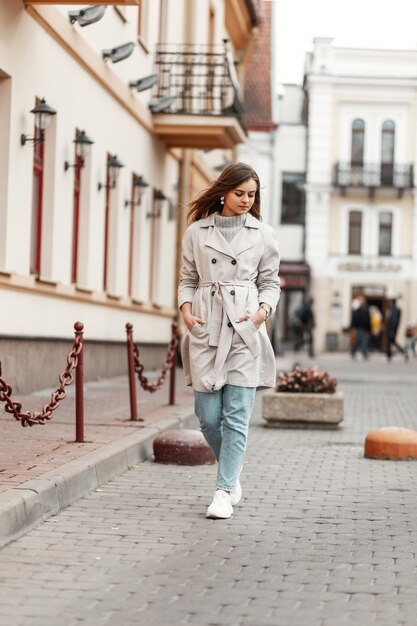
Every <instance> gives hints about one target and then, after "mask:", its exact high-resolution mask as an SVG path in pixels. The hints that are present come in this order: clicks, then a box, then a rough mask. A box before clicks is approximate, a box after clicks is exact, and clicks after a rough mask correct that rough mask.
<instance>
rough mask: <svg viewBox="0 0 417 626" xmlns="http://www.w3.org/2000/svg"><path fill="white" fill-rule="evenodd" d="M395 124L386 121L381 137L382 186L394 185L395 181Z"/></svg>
mask: <svg viewBox="0 0 417 626" xmlns="http://www.w3.org/2000/svg"><path fill="white" fill-rule="evenodd" d="M394 147H395V124H394V122H393V121H392V120H385V122H384V123H383V124H382V137H381V184H382V185H392V184H393V180H394Z"/></svg>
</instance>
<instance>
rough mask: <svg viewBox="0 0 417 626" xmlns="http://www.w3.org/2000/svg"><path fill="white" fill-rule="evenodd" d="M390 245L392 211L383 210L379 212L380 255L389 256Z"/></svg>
mask: <svg viewBox="0 0 417 626" xmlns="http://www.w3.org/2000/svg"><path fill="white" fill-rule="evenodd" d="M391 246H392V213H391V211H383V212H382V213H380V214H379V245H378V254H379V255H380V256H391Z"/></svg>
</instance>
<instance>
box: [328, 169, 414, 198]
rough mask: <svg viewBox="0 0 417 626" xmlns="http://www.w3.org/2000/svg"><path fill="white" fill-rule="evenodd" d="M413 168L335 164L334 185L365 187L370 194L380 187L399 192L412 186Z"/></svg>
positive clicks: (343, 188) (342, 187)
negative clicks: (390, 188)
mask: <svg viewBox="0 0 417 626" xmlns="http://www.w3.org/2000/svg"><path fill="white" fill-rule="evenodd" d="M413 179H414V176H413V166H412V165H411V164H410V165H398V164H395V165H391V164H384V163H382V164H375V163H366V164H363V165H354V164H352V163H336V168H335V184H336V185H337V186H338V187H340V188H341V189H342V190H346V188H347V187H367V188H368V189H369V190H370V191H371V192H372V191H374V190H375V189H378V188H380V187H392V188H394V189H397V190H398V191H399V192H401V193H402V192H403V191H404V190H405V189H412V188H413V186H414V180H413Z"/></svg>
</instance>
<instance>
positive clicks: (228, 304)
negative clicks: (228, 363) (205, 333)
mask: <svg viewBox="0 0 417 626" xmlns="http://www.w3.org/2000/svg"><path fill="white" fill-rule="evenodd" d="M200 287H210V289H211V290H212V291H213V290H214V295H213V301H212V309H211V321H210V328H209V346H213V347H218V346H219V345H221V344H222V342H221V338H222V339H223V337H222V335H223V336H224V335H225V334H226V333H227V335H230V343H231V338H232V335H233V332H232V328H233V329H234V330H235V331H236V332H237V333H238V334H239V335H240V337H241V338H242V340H243V341H244V342H245V344H246V345H247V347H248V348H249V350H250V351H251V353H252V355H253V357H254V358H256V357H257V356H259V354H260V348H259V342H258V340H257V337H256V336H255V335H256V333H254V329H253V327H252V326H251V325H250V324H248V323H247V322H246V321H243V322H237V321H236V320H238V319H239V317H241V315H242V313H241V312H239V311H238V310H237V309H236V305H235V303H234V301H233V297H232V296H231V295H230V291H229V289H228V288H230V287H249V288H250V289H255V290H257V286H256V284H255V283H254V282H253V281H251V280H240V281H239V280H231V281H220V280H216V281H200V282H199V283H198V285H197V288H200ZM229 321H230V323H231V324H232V327H229V326H228V323H229ZM224 338H226V337H224ZM227 343H229V341H227ZM229 349H230V347H229ZM221 352H223V350H221ZM226 357H227V354H226V355H225V358H226Z"/></svg>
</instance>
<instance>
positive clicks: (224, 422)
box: [194, 385, 256, 491]
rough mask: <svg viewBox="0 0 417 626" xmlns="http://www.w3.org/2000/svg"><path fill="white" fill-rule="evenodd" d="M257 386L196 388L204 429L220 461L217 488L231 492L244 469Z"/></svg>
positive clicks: (196, 397)
mask: <svg viewBox="0 0 417 626" xmlns="http://www.w3.org/2000/svg"><path fill="white" fill-rule="evenodd" d="M255 393H256V387H237V386H236V385H225V386H224V387H222V389H219V390H218V391H213V392H211V393H204V392H201V391H194V398H195V413H196V415H197V417H198V419H199V421H200V428H201V432H202V433H203V435H204V437H205V439H206V441H207V443H208V444H209V446H210V448H211V449H212V451H213V454H214V456H215V457H216V459H217V462H218V469H217V487H218V489H224V490H225V491H232V490H233V489H234V488H235V487H236V483H237V479H238V478H239V473H240V470H241V468H242V463H243V459H244V456H245V450H246V442H247V439H248V428H249V419H250V416H251V414H252V409H253V404H254V402H255Z"/></svg>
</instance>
